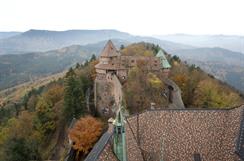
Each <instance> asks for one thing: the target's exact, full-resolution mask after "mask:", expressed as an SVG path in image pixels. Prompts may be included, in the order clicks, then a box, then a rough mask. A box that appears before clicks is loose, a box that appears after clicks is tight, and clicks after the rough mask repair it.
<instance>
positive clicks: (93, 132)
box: [69, 116, 103, 157]
mask: <svg viewBox="0 0 244 161" xmlns="http://www.w3.org/2000/svg"><path fill="white" fill-rule="evenodd" d="M102 129H103V124H102V122H101V121H99V120H98V119H96V118H94V117H92V116H85V117H82V118H80V119H79V120H78V121H77V122H76V123H75V125H74V127H73V128H72V129H71V130H70V131H69V137H70V139H71V140H72V141H73V143H74V144H73V148H74V149H75V150H77V157H79V156H80V155H83V154H87V153H88V152H89V150H90V149H91V148H92V147H93V146H94V144H95V143H96V141H97V140H98V138H99V137H100V135H101V133H102Z"/></svg>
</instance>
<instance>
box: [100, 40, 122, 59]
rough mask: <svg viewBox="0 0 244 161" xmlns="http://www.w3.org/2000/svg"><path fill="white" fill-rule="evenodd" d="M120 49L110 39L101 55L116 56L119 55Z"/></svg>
mask: <svg viewBox="0 0 244 161" xmlns="http://www.w3.org/2000/svg"><path fill="white" fill-rule="evenodd" d="M118 55H119V54H118V51H117V49H116V47H115V46H114V44H113V42H112V41H111V40H109V41H108V42H107V44H106V45H105V47H104V49H103V51H102V52H101V55H100V56H101V57H115V56H118Z"/></svg>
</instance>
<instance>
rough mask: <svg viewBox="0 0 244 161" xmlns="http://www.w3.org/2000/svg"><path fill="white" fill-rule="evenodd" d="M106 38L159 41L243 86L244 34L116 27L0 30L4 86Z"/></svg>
mask: <svg viewBox="0 0 244 161" xmlns="http://www.w3.org/2000/svg"><path fill="white" fill-rule="evenodd" d="M108 39H112V40H113V41H114V42H115V44H116V45H117V47H118V48H119V47H120V45H121V44H123V45H128V44H130V43H133V42H141V41H144V42H150V43H154V44H158V45H160V46H161V47H162V48H163V49H164V50H166V51H167V52H168V53H170V54H172V55H178V56H180V57H181V58H182V59H183V60H186V61H188V62H189V63H193V64H196V65H199V66H200V67H201V68H202V69H204V70H205V71H207V72H209V73H210V74H212V75H214V76H215V77H217V78H219V79H221V80H223V81H226V82H227V83H229V84H230V85H232V86H234V87H235V88H237V89H239V90H241V91H244V85H243V82H244V81H243V80H244V72H243V68H244V54H242V53H241V52H242V51H243V48H244V44H243V40H244V37H242V36H224V35H215V36H208V35H204V36H193V35H184V34H176V35H166V36H156V38H155V37H143V36H135V35H131V34H128V33H125V32H120V31H117V30H68V31H47V30H29V31H26V32H23V33H19V32H8V33H3V32H1V33H0V89H3V88H6V87H10V86H13V85H16V84H19V83H23V82H25V81H29V80H31V79H35V78H37V77H41V76H45V75H49V74H52V73H56V72H59V71H62V70H64V69H67V68H68V67H70V66H72V65H74V64H75V63H76V62H82V61H84V60H85V59H87V58H89V57H90V56H91V54H99V52H100V51H101V49H102V48H103V46H104V44H105V42H106V41H107V40H108ZM1 55H2V56H1Z"/></svg>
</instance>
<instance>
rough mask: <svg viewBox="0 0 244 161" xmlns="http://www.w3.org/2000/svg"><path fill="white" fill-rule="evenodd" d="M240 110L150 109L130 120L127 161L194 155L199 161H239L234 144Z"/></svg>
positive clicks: (128, 125) (171, 158) (239, 121)
mask: <svg viewBox="0 0 244 161" xmlns="http://www.w3.org/2000/svg"><path fill="white" fill-rule="evenodd" d="M243 108H244V106H242V107H240V108H235V109H231V110H188V109H183V110H149V111H146V112H144V113H141V114H139V115H134V116H132V117H129V118H127V120H128V121H127V124H126V145H127V156H128V160H129V161H140V160H161V159H162V160H193V159H194V156H195V158H196V154H199V155H200V158H201V159H202V160H210V161H215V160H240V159H239V157H238V155H237V154H236V145H237V144H238V137H239V136H240V125H241V120H242V118H243V114H242V112H243ZM137 116H138V120H139V121H138V123H137ZM137 127H139V128H138V129H137ZM243 139H244V138H243ZM239 140H240V139H239ZM239 144H240V143H239ZM142 158H144V159H142Z"/></svg>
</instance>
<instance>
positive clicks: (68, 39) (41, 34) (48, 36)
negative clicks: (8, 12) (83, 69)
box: [0, 30, 191, 55]
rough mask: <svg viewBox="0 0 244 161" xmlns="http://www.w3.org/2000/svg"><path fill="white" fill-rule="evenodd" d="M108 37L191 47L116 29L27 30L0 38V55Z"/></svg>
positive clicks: (170, 47)
mask: <svg viewBox="0 0 244 161" xmlns="http://www.w3.org/2000/svg"><path fill="white" fill-rule="evenodd" d="M108 39H121V40H124V41H128V42H140V41H147V42H151V43H155V44H159V45H161V46H162V47H163V48H164V49H165V50H174V49H188V48H191V47H190V46H188V45H182V44H179V43H173V42H169V41H165V40H159V39H156V38H153V37H140V36H134V35H130V34H128V33H125V32H120V31H117V30H68V31H47V30H29V31H27V32H24V33H20V34H17V35H14V36H12V37H8V38H5V39H0V55H3V54H21V53H26V52H33V51H34V52H36V51H48V50H54V49H59V48H62V47H66V46H70V45H87V44H94V43H98V42H100V41H104V40H108Z"/></svg>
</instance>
